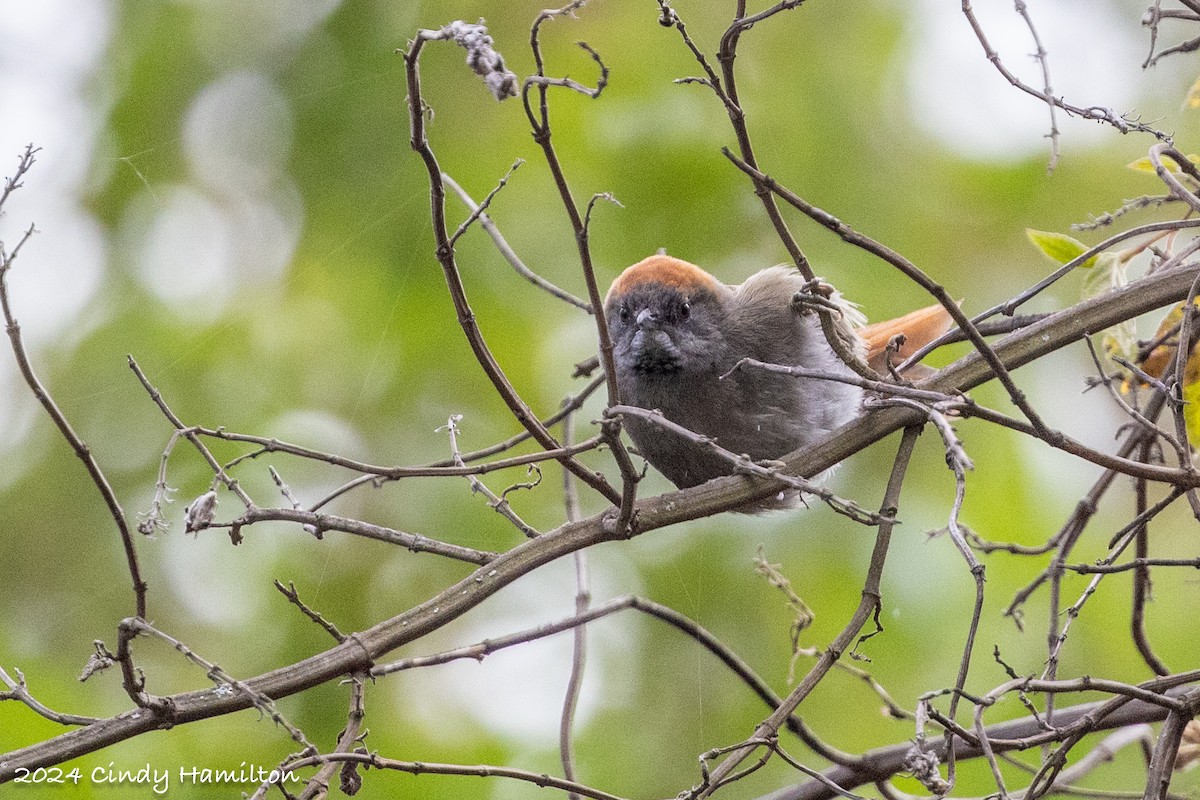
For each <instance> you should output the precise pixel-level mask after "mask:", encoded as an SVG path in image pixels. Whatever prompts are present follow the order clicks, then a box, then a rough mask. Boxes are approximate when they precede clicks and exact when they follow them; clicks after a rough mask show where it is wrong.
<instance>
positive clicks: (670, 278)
mask: <svg viewBox="0 0 1200 800" xmlns="http://www.w3.org/2000/svg"><path fill="white" fill-rule="evenodd" d="M645 284H658V285H661V286H669V287H671V288H674V289H679V290H681V291H684V292H694V291H696V290H698V289H707V290H710V291H712V290H715V289H716V288H717V287H718V286H719V285H720V284H718V283H717V279H716V278H714V277H713V276H712V275H709V274H708V273H707V272H705V271H704V270H702V269H700V268H699V267H697V266H696V265H695V264H689V263H688V262H686V261H683V260H682V259H678V258H672V257H671V256H666V255H654V256H650V257H649V258H644V259H642V260H641V261H639V262H638V263H636V264H634V265H633V266H632V267H628V268H626V270H625V271H624V272H622V273H621V274H620V275H618V276H617V279H616V280H615V281H613V284H612V288H611V289H609V290H608V296H609V297H613V296H614V295H622V294H626V293H628V292H630V291H631V290H633V289H635V288H636V287H638V286H642V285H645Z"/></svg>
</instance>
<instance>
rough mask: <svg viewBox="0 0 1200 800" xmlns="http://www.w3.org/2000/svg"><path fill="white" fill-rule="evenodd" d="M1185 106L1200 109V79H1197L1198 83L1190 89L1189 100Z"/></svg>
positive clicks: (1185, 102) (1185, 101)
mask: <svg viewBox="0 0 1200 800" xmlns="http://www.w3.org/2000/svg"><path fill="white" fill-rule="evenodd" d="M1184 104H1185V105H1186V106H1187V107H1188V108H1200V78H1196V82H1195V83H1193V84H1192V88H1190V89H1188V93H1187V99H1186V100H1184Z"/></svg>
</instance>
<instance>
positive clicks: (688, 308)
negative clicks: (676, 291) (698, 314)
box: [679, 303, 692, 319]
mask: <svg viewBox="0 0 1200 800" xmlns="http://www.w3.org/2000/svg"><path fill="white" fill-rule="evenodd" d="M691 315H692V304H691V303H684V304H683V308H681V309H680V310H679V316H680V317H682V318H683V319H687V318H688V317H690V316H691Z"/></svg>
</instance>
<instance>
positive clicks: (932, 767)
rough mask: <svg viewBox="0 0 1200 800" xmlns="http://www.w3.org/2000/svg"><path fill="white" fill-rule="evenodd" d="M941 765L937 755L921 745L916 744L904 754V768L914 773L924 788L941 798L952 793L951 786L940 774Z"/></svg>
mask: <svg viewBox="0 0 1200 800" xmlns="http://www.w3.org/2000/svg"><path fill="white" fill-rule="evenodd" d="M940 764H941V762H940V761H939V760H938V757H937V753H934V752H933V751H932V750H926V749H925V748H924V747H922V746H921V745H919V744H914V745H913V746H912V747H911V748H909V750H908V752H907V753H905V754H904V768H905V769H906V770H908V771H909V772H910V773H912V776H913V777H914V778H916V779H917V780H918V781H920V782H921V785H922V786H924V787H925V788H926V789H928V790H929V791H931V792H933V793H934V794H936V795H939V796H941V795H944V794H946V792H949V791H950V784H948V783H946V781H945V779H944V778H942V774H941V773H940V772H938V766H940Z"/></svg>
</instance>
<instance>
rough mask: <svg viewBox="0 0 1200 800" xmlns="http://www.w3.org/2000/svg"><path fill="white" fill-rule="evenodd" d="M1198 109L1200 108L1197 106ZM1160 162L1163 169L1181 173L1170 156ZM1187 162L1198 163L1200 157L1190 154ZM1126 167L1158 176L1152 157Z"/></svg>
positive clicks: (1130, 163)
mask: <svg viewBox="0 0 1200 800" xmlns="http://www.w3.org/2000/svg"><path fill="white" fill-rule="evenodd" d="M1197 108H1200V106H1197ZM1159 160H1160V161H1162V165H1163V168H1164V169H1166V170H1167V172H1179V165H1178V164H1176V163H1175V159H1173V158H1171V157H1170V156H1161V157H1160V158H1159ZM1187 160H1188V161H1191V162H1192V163H1193V164H1195V163H1196V161H1198V160H1200V156H1197V155H1194V154H1192V153H1188V154H1187ZM1125 166H1126V167H1127V168H1128V169H1132V170H1135V171H1137V172H1149V173H1150V174H1151V175H1156V174H1158V173H1157V171H1156V170H1155V169H1154V162H1153V161H1151V160H1150V156H1143V157H1142V158H1139V159H1138V160H1137V161H1130V162H1129V163H1128V164H1126V165H1125Z"/></svg>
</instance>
